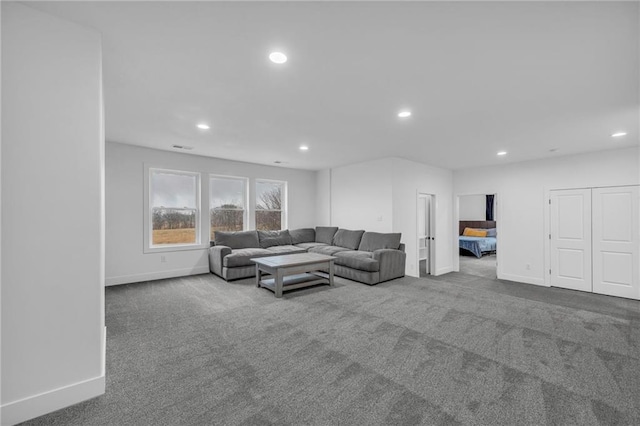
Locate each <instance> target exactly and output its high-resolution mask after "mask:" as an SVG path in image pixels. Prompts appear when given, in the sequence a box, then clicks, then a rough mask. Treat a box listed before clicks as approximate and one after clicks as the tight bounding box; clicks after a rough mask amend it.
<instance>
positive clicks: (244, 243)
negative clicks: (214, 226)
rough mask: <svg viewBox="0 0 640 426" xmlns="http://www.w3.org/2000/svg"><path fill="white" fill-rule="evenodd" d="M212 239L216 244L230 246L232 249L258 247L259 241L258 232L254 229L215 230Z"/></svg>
mask: <svg viewBox="0 0 640 426" xmlns="http://www.w3.org/2000/svg"><path fill="white" fill-rule="evenodd" d="M213 239H214V240H215V242H216V245H217V246H227V247H231V248H232V249H243V248H259V247H260V242H259V241H258V232H256V231H241V232H226V231H215V232H214V234H213Z"/></svg>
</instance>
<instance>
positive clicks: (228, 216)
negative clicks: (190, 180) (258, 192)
mask: <svg viewBox="0 0 640 426" xmlns="http://www.w3.org/2000/svg"><path fill="white" fill-rule="evenodd" d="M246 186H247V181H246V179H244V178H227V177H216V176H212V177H211V179H210V184H209V188H210V189H209V192H210V194H209V208H210V210H209V218H210V220H211V227H210V229H211V239H212V240H213V239H214V233H215V231H242V230H244V229H245V219H246V209H245V199H246V195H245V194H246V192H245V191H246Z"/></svg>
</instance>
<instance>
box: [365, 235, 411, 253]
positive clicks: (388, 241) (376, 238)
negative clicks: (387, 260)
mask: <svg viewBox="0 0 640 426" xmlns="http://www.w3.org/2000/svg"><path fill="white" fill-rule="evenodd" d="M401 236H402V234H400V233H389V234H381V233H379V232H365V233H364V235H363V236H362V240H361V241H360V246H359V247H358V250H362V251H375V250H380V249H393V250H397V249H398V247H400V237H401Z"/></svg>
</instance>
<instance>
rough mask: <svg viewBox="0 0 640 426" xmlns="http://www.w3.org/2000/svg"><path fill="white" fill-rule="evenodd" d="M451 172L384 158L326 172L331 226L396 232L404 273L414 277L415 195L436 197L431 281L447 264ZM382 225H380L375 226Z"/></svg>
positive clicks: (449, 267)
mask: <svg viewBox="0 0 640 426" xmlns="http://www.w3.org/2000/svg"><path fill="white" fill-rule="evenodd" d="M451 190H452V172H451V171H450V170H445V169H440V168H437V167H430V166H426V165H424V164H420V163H416V162H413V161H409V160H404V159H401V158H384V159H380V160H374V161H368V162H365V163H358V164H353V165H350V166H344V167H338V168H335V169H332V170H331V225H333V226H339V227H341V228H347V229H364V230H366V231H375V232H401V233H402V242H403V243H404V244H405V246H406V253H407V266H406V273H407V274H408V275H412V276H418V275H419V272H418V265H417V256H418V251H417V250H418V193H425V194H433V195H435V203H436V207H435V211H436V218H435V224H436V235H435V237H436V252H435V259H436V272H435V274H436V275H440V274H444V273H446V272H450V271H451V270H452V268H453V263H452V262H453V260H452V242H451V232H452V231H451V229H452V196H451ZM380 219H381V220H380Z"/></svg>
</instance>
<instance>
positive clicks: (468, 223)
mask: <svg viewBox="0 0 640 426" xmlns="http://www.w3.org/2000/svg"><path fill="white" fill-rule="evenodd" d="M465 228H471V229H483V230H484V229H492V230H494V231H495V229H496V222H495V221H494V220H461V221H460V222H459V234H458V235H459V236H458V245H459V246H460V249H461V250H465V251H468V252H470V253H473V255H474V256H476V257H477V258H481V257H482V256H483V255H485V254H488V253H492V252H495V251H496V248H497V238H496V237H495V236H487V237H474V236H466V235H463V233H464V230H465ZM493 235H495V232H493Z"/></svg>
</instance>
